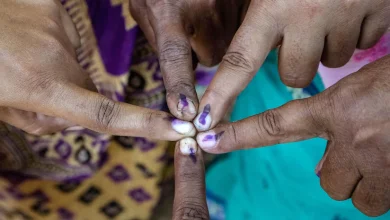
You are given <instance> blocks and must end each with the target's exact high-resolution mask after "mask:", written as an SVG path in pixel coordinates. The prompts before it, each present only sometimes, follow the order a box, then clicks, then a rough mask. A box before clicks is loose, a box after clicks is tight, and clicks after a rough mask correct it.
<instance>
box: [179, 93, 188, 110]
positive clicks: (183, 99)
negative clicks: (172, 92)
mask: <svg viewBox="0 0 390 220" xmlns="http://www.w3.org/2000/svg"><path fill="white" fill-rule="evenodd" d="M179 96H180V102H181V105H182V109H184V108H185V107H188V101H187V97H186V96H185V95H183V94H180V95H179Z"/></svg>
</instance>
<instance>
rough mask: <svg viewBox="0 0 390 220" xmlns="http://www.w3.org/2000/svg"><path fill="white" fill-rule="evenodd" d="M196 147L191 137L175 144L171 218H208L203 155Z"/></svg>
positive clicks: (180, 219)
mask: <svg viewBox="0 0 390 220" xmlns="http://www.w3.org/2000/svg"><path fill="white" fill-rule="evenodd" d="M197 148H198V147H197V146H196V142H195V140H193V139H192V138H187V139H183V140H182V141H180V142H178V143H177V144H176V150H175V200H174V203H173V218H172V219H173V220H182V219H205V220H206V219H209V213H208V209H207V204H206V190H205V172H204V161H203V155H202V151H201V150H200V149H197ZM188 149H189V150H188ZM191 149H193V150H192V151H191Z"/></svg>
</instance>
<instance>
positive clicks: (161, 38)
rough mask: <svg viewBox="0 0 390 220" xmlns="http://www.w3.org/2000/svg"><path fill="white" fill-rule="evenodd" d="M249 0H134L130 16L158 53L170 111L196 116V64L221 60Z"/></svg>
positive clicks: (185, 117) (175, 113)
mask: <svg viewBox="0 0 390 220" xmlns="http://www.w3.org/2000/svg"><path fill="white" fill-rule="evenodd" d="M248 4H249V0H244V1H242V0H228V1H226V0H225V1H224V0H212V1H209V0H201V1H198V0H189V1H188V0H131V1H130V9H131V14H132V16H133V17H134V18H135V19H136V20H137V22H138V24H139V25H140V27H141V28H142V30H143V32H144V33H145V35H146V37H147V39H148V40H149V42H150V43H151V45H152V46H153V47H154V48H155V50H156V51H157V53H158V55H159V60H160V66H161V71H162V74H163V77H164V84H165V87H166V90H167V103H168V107H169V109H170V111H171V113H172V114H173V115H174V116H175V117H177V118H180V119H183V120H192V119H193V118H194V117H195V116H196V113H197V110H198V99H197V95H196V92H195V87H194V74H193V69H194V68H195V67H196V65H197V64H198V60H199V62H200V63H202V64H204V65H206V66H212V65H215V64H217V63H219V62H220V61H221V59H222V56H223V55H224V54H225V52H226V49H227V47H228V45H229V43H230V41H231V39H232V38H233V35H234V33H235V32H236V30H237V29H238V27H239V25H240V23H241V20H242V18H241V16H240V13H241V12H244V11H245V9H246V7H247V6H248Z"/></svg>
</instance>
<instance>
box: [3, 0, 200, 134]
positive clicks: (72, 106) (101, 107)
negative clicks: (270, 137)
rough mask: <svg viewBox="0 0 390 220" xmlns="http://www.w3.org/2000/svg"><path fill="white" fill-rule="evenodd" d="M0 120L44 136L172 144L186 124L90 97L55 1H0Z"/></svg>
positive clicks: (75, 43)
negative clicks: (75, 134)
mask: <svg viewBox="0 0 390 220" xmlns="http://www.w3.org/2000/svg"><path fill="white" fill-rule="evenodd" d="M1 4H2V7H0V29H1V30H2V31H1V38H0V48H1V52H0V79H1V81H0V120H1V121H4V122H7V123H9V124H12V125H15V126H17V127H19V128H21V129H24V130H26V131H27V132H32V133H34V134H44V133H46V132H53V131H58V130H61V129H64V128H65V127H67V126H71V125H80V126H83V127H86V128H89V129H92V130H95V131H98V132H103V133H107V134H115V135H124V136H140V137H150V138H153V139H166V140H178V139H180V138H183V137H184V136H189V135H193V134H194V132H195V131H194V128H193V125H192V124H191V123H188V122H182V121H179V120H176V119H171V116H170V115H169V114H167V113H163V112H158V111H153V110H149V109H144V108H140V107H136V106H132V105H127V104H123V103H118V102H114V101H112V100H110V99H108V98H106V97H104V96H103V95H100V94H98V93H96V88H95V87H94V84H93V83H92V81H91V79H90V78H89V76H88V74H87V73H86V72H85V71H84V70H83V69H82V68H81V66H80V65H79V64H78V62H77V54H76V48H78V47H79V46H80V38H79V36H78V34H77V31H76V29H75V27H74V25H73V23H72V21H71V19H70V17H69V16H68V15H67V13H66V11H65V10H64V8H62V6H61V5H60V3H59V1H57V0H35V1H26V0H3V1H2V3H1Z"/></svg>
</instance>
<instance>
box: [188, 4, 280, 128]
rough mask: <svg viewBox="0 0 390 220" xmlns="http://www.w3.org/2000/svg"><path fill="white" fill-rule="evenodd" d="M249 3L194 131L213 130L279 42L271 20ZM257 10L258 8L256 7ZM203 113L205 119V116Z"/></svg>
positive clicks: (202, 101)
mask: <svg viewBox="0 0 390 220" xmlns="http://www.w3.org/2000/svg"><path fill="white" fill-rule="evenodd" d="M257 2H259V1H251V6H250V7H249V11H248V13H247V15H246V17H245V20H244V22H243V24H242V25H241V27H240V28H239V30H238V32H237V33H236V35H235V36H234V38H233V41H232V43H231V45H230V47H229V49H228V51H227V53H226V55H225V56H224V58H223V60H222V63H221V65H220V67H219V69H218V71H217V73H216V75H215V77H214V79H213V80H212V82H211V84H210V85H209V87H208V88H207V90H206V92H205V94H204V96H203V98H202V100H201V102H200V105H199V111H202V112H200V113H199V115H198V116H197V118H195V121H194V124H195V126H196V128H197V129H198V131H205V130H208V129H209V128H212V127H214V126H215V125H216V124H217V123H218V122H219V121H220V120H221V119H222V118H223V117H224V115H225V113H226V111H227V109H228V108H229V107H230V105H231V104H232V102H233V101H234V99H235V98H236V97H237V96H238V94H239V93H240V92H241V91H242V90H243V89H244V88H245V87H246V85H247V84H248V83H249V82H250V81H251V80H252V78H253V76H254V75H255V73H256V72H257V70H258V69H259V68H260V66H261V65H262V64H263V62H264V60H265V58H266V57H267V55H268V53H269V52H270V50H271V49H272V48H273V47H274V46H276V44H277V43H278V41H279V38H280V37H279V36H278V30H275V29H277V26H276V24H275V23H274V20H272V19H270V16H268V15H267V13H266V11H265V10H259V7H257V6H256V4H258V3H257ZM260 9H261V7H260ZM204 112H206V113H207V114H208V115H209V117H205V114H204Z"/></svg>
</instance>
